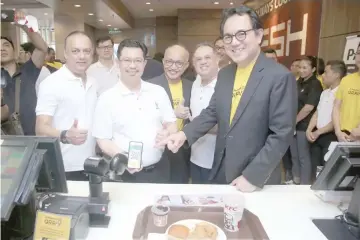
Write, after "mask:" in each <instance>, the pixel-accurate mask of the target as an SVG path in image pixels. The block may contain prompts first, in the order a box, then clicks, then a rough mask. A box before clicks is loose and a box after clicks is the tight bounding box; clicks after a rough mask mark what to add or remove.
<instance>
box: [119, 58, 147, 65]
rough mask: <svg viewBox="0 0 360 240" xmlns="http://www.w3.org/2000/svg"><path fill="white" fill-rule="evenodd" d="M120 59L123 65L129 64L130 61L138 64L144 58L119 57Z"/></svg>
mask: <svg viewBox="0 0 360 240" xmlns="http://www.w3.org/2000/svg"><path fill="white" fill-rule="evenodd" d="M120 61H121V62H122V63H123V64H124V65H125V66H130V65H131V64H132V63H134V64H135V65H140V64H142V63H143V62H144V59H140V58H138V59H130V58H125V59H120Z"/></svg>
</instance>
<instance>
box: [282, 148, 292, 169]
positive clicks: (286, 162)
mask: <svg viewBox="0 0 360 240" xmlns="http://www.w3.org/2000/svg"><path fill="white" fill-rule="evenodd" d="M282 160H283V165H284V170H285V171H291V169H292V161H291V152H290V147H289V148H288V150H287V151H286V153H285V155H284V157H283V159H282Z"/></svg>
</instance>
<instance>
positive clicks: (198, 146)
mask: <svg viewBox="0 0 360 240" xmlns="http://www.w3.org/2000/svg"><path fill="white" fill-rule="evenodd" d="M218 61H219V58H218V57H217V55H216V52H215V49H214V47H213V46H211V45H210V44H207V43H200V44H198V45H197V46H196V48H195V51H194V56H193V64H194V68H195V70H196V72H197V74H198V77H197V78H196V80H195V82H194V83H193V86H192V89H191V100H190V110H191V113H192V117H196V116H198V115H200V113H201V111H202V110H203V109H205V108H206V107H207V106H208V105H209V102H210V99H211V96H212V95H213V93H214V90H215V84H216V81H217V74H218V71H219V68H218ZM216 134H217V126H215V127H214V128H212V129H211V130H210V131H209V132H208V133H207V134H205V135H204V136H203V137H201V138H199V140H198V141H196V142H195V143H194V144H193V145H192V146H191V158H190V173H191V181H192V183H195V184H201V183H208V181H209V175H210V172H211V168H212V165H213V162H214V151H215V143H216Z"/></svg>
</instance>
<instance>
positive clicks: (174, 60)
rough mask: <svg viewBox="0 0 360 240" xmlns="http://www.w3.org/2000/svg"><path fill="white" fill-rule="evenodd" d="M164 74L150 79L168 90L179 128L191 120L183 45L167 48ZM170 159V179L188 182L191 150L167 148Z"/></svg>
mask: <svg viewBox="0 0 360 240" xmlns="http://www.w3.org/2000/svg"><path fill="white" fill-rule="evenodd" d="M163 65H164V74H162V75H161V76H159V77H155V78H153V79H150V80H149V82H150V83H154V84H157V85H159V86H162V87H163V88H164V89H165V91H166V92H167V94H168V96H169V98H170V100H171V103H172V106H173V108H174V111H175V115H176V117H177V126H178V129H179V130H182V128H183V127H184V126H185V125H186V124H187V123H188V122H189V118H190V116H191V113H190V108H189V107H190V95H191V88H192V82H191V81H189V80H186V79H183V78H182V77H181V76H182V74H183V73H184V72H185V70H186V69H187V68H188V66H189V52H188V51H187V49H186V48H185V47H183V46H181V45H173V46H170V47H168V48H167V49H166V51H165V55H164V59H163ZM165 153H166V154H169V160H170V179H171V182H172V183H188V181H189V161H190V150H189V149H185V148H181V150H180V151H179V152H177V153H175V154H174V153H172V152H171V151H168V150H166V151H165Z"/></svg>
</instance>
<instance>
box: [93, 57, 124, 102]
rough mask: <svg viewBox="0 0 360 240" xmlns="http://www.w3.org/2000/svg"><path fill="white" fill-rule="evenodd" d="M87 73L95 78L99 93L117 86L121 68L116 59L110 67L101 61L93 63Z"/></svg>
mask: <svg viewBox="0 0 360 240" xmlns="http://www.w3.org/2000/svg"><path fill="white" fill-rule="evenodd" d="M86 73H87V75H88V76H91V77H92V78H95V80H96V81H95V82H96V88H97V92H98V95H100V94H102V93H103V92H105V91H106V90H108V89H110V88H112V87H113V86H115V84H116V83H118V81H119V79H120V75H121V74H120V69H119V66H118V64H117V63H116V61H115V60H114V64H113V66H112V67H111V68H110V69H109V68H108V67H106V66H104V65H103V64H102V63H101V62H100V61H98V62H96V63H93V64H92V65H91V66H90V67H89V68H88V70H87V72H86Z"/></svg>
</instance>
